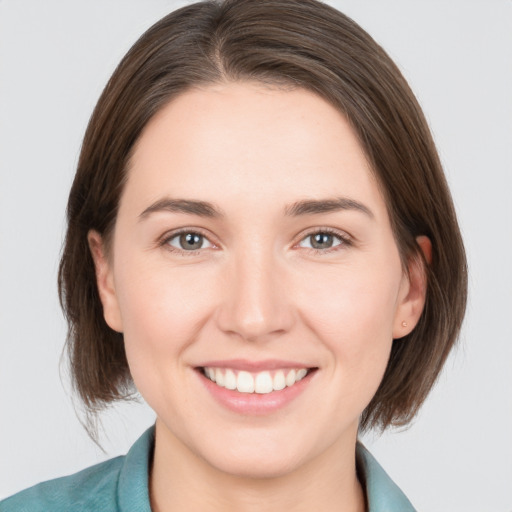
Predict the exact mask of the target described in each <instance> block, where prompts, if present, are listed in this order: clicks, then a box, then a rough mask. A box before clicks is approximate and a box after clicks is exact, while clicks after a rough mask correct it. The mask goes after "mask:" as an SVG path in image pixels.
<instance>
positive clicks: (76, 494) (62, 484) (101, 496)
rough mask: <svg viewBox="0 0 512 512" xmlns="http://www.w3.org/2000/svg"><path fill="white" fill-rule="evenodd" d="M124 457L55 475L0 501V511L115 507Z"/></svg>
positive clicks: (58, 511)
mask: <svg viewBox="0 0 512 512" xmlns="http://www.w3.org/2000/svg"><path fill="white" fill-rule="evenodd" d="M123 459H124V457H116V458H115V459H111V460H108V461H106V462H102V463H100V464H97V465H95V466H91V467H90V468H87V469H84V470H83V471H80V472H78V473H75V474H73V475H69V476H65V477H62V478H56V479H54V480H49V481H47V482H42V483H40V484H38V485H35V486H33V487H30V488H29V489H26V490H24V491H21V492H20V493H18V494H15V495H14V496H11V497H10V498H7V499H6V500H4V501H2V502H0V511H1V512H11V511H12V512H15V511H16V512H39V511H41V512H43V511H49V510H52V511H53V512H61V511H68V510H73V511H76V512H82V511H84V512H85V511H89V510H91V511H92V510H102V511H104V512H110V511H115V510H116V509H117V508H116V506H115V503H116V487H117V482H118V480H119V473H120V469H121V467H122V465H123Z"/></svg>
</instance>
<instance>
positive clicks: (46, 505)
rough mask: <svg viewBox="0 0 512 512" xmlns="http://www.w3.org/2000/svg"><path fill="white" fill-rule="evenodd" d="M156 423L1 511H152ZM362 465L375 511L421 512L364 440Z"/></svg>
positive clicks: (371, 509) (0, 507)
mask: <svg viewBox="0 0 512 512" xmlns="http://www.w3.org/2000/svg"><path fill="white" fill-rule="evenodd" d="M154 442H155V429H154V426H153V427H151V428H150V429H148V430H147V431H146V432H144V434H143V435H142V436H141V437H140V438H139V439H138V440H137V442H136V443H135V444H134V445H133V446H132V447H131V449H130V451H129V452H128V453H127V454H126V455H125V456H122V457H116V458H115V459H111V460H107V461H106V462H102V463H100V464H96V465H95V466H92V467H90V468H87V469H84V470H83V471H80V472H79V473H75V474H74V475H70V476H66V477H63V478H56V479H55V480H49V481H48V482H43V483H41V484H38V485H35V486H34V487H31V488H29V489H27V490H25V491H22V492H20V493H18V494H15V495H14V496H11V497H10V498H7V499H6V500H4V501H2V502H0V512H151V507H150V505H149V491H148V474H149V463H150V462H149V461H150V458H151V453H152V451H153V446H154ZM357 468H358V473H359V475H360V478H362V479H363V480H364V484H365V487H366V495H367V498H368V504H369V509H368V511H369V512H415V511H414V508H413V507H412V505H411V503H410V502H409V500H408V499H407V498H406V497H405V495H404V494H403V493H402V491H401V490H400V489H399V488H398V487H397V486H396V484H395V483H394V482H393V481H392V480H391V479H390V478H389V476H388V475H387V474H386V473H385V471H384V470H383V469H382V468H381V466H380V465H379V463H378V462H377V461H376V460H375V459H374V458H373V456H372V455H371V454H370V452H368V450H367V449H366V448H365V447H364V446H363V445H362V444H360V443H358V445H357Z"/></svg>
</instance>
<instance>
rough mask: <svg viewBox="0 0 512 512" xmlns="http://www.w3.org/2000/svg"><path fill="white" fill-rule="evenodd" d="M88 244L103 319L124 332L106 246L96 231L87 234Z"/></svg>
mask: <svg viewBox="0 0 512 512" xmlns="http://www.w3.org/2000/svg"><path fill="white" fill-rule="evenodd" d="M87 242H88V243H89V250H90V251H91V255H92V259H93V261H94V267H95V271H96V285H97V286H98V293H99V296H100V300H101V304H102V305H103V317H104V318H105V322H106V323H107V325H108V326H109V327H110V328H111V329H113V330H114V331H117V332H123V324H122V320H121V312H120V309H119V303H118V300H117V295H116V290H115V285H114V276H113V271H112V267H111V263H110V261H109V259H108V256H107V254H106V251H105V244H104V242H103V239H102V237H101V235H100V234H99V233H98V232H97V231H94V230H91V231H89V233H88V234H87Z"/></svg>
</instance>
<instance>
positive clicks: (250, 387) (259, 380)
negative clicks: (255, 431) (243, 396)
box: [204, 367, 308, 394]
mask: <svg viewBox="0 0 512 512" xmlns="http://www.w3.org/2000/svg"><path fill="white" fill-rule="evenodd" d="M307 373H308V370H307V369H306V368H300V369H297V370H295V369H293V370H288V371H286V370H277V371H276V372H275V374H274V376H273V377H272V375H271V373H270V372H269V371H264V372H259V373H256V374H252V373H249V372H246V371H239V372H238V373H236V372H235V371H234V370H231V369H224V368H222V369H221V368H209V367H207V368H204V374H205V375H206V377H208V378H209V379H210V380H211V381H212V382H216V383H217V385H218V386H220V387H223V388H226V389H232V390H234V389H236V390H237V391H238V392H240V393H259V394H267V393H271V392H272V391H280V390H281V389H284V388H285V387H287V386H288V387H290V386H293V385H294V384H295V383H296V382H299V381H300V380H302V379H303V378H304V377H305V376H306V375H307Z"/></svg>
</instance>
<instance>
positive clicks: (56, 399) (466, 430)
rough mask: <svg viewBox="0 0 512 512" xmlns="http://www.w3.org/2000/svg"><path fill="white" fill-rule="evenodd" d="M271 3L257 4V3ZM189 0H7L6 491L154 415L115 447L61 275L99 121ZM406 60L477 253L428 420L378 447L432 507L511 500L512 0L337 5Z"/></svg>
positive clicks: (436, 511) (128, 409)
mask: <svg viewBox="0 0 512 512" xmlns="http://www.w3.org/2000/svg"><path fill="white" fill-rule="evenodd" d="M256 1H257V0H256ZM186 3H189V2H183V1H180V2H177V1H172V0H103V1H99V0H96V1H91V0H73V1H70V0H45V1H44V2H41V1H40V0H0V247H1V249H0V415H1V416H0V498H1V497H6V496H8V495H10V494H12V493H14V492H15V491H18V490H20V489H22V488H25V487H27V486H29V485H32V484H34V483H37V482H39V481H41V480H46V479H49V478H53V477H56V476H61V475H64V474H68V473H71V472H75V471H77V470H79V469H81V468H84V467H86V466H88V465H90V464H93V463H95V462H99V461H101V460H103V459H105V458H108V457H112V456H114V455H118V454H121V453H125V452H126V450H127V449H128V447H129V446H130V445H131V443H132V442H133V441H134V440H135V439H136V438H137V437H138V436H139V435H140V433H141V432H142V431H143V430H144V429H145V428H146V427H147V426H149V425H150V424H151V423H152V422H153V420H154V416H153V413H152V412H151V411H150V410H149V409H148V408H147V407H146V406H145V405H143V404H139V405H137V404H133V405H121V406H118V407H115V408H113V409H111V410H109V411H108V412H107V413H106V414H105V415H104V418H105V420H104V425H105V434H104V435H102V437H101V440H102V444H103V446H104V448H105V450H106V452H107V453H106V454H104V453H102V452H101V451H100V450H99V449H98V448H97V447H96V446H95V445H94V444H93V443H92V442H91V441H90V440H89V439H88V437H87V435H86V434H85V432H84V430H83V428H82V426H81V425H80V422H79V420H78V419H77V415H76V414H75V406H78V404H75V403H74V402H73V400H72V397H71V393H70V385H69V379H68V374H67V371H66V367H65V365H59V358H60V356H61V351H62V347H63V343H64V338H65V330H66V327H65V324H64V321H63V318H62V314H61V312H60V309H59V305H58V300H57V292H56V272H57V266H58V259H59V252H60V247H61V241H62V237H63V229H64V210H65V204H66V200H67V194H68V190H69V186H70V184H71V180H72V177H73V173H74V169H75V166H76V162H77V157H78V153H79V148H80V143H81V138H82V136H83V133H84V130H85V127H86V123H87V121H88V118H89V116H90V114H91V112H92V109H93V107H94V105H95V102H96V100H97V98H98V96H99V94H100V93H101V90H102V88H103V86H104V85H105V83H106V81H107V79H108V78H109V76H110V74H111V73H112V71H113V69H114V67H115V66H116V65H117V63H118V61H119V60H120V58H121V57H122V56H123V55H124V53H125V52H126V51H127V50H128V48H129V47H130V46H131V44H133V42H135V40H136V39H137V38H138V36H139V35H140V34H141V33H142V32H143V31H144V30H145V29H146V28H148V27H149V26H150V25H151V24H153V23H154V22H155V21H157V20H158V19H159V18H161V17H162V16H163V15H165V14H167V13H168V12H170V11H171V10H174V9H175V8H176V7H178V6H181V5H185V4H186ZM328 3H330V4H332V5H334V6H335V7H337V8H339V9H340V10H341V11H343V12H345V13H346V14H348V15H349V16H351V17H353V18H354V19H355V20H356V21H357V22H358V23H360V24H361V25H362V26H363V28H365V29H366V30H368V32H369V33H370V34H371V35H372V36H373V37H374V38H375V39H376V40H377V41H378V42H379V43H381V44H382V45H383V46H384V48H385V49H386V50H387V51H388V52H389V53H390V55H391V56H392V57H393V58H394V59H395V60H396V62H397V63H398V64H399V66H400V68H401V69H402V71H403V73H404V74H405V76H406V78H407V79H408V80H409V82H410V84H411V86H412V88H413V90H414V91H415V92H416V94H417V96H418V98H419V100H420V103H421V105H422V106H423V108H424V111H425V113H426V115H427V118H428V120H429V122H430V125H431V128H432V131H433V133H434V137H435V140H436V142H437V144H438V148H439V151H440V154H441V158H442V161H443V163H444V165H445V170H446V174H447V177H448V180H449V183H450V185H451V188H452V192H453V197H454V201H455V204H456V208H457V211H458V214H459V218H460V223H461V227H462V231H463V235H464V237H465V242H466V248H467V252H468V259H469V264H470V302H469V308H468V313H467V317H466V322H465V326H464V330H463V335H462V338H461V343H460V346H459V348H458V350H457V351H456V352H455V353H453V355H452V357H451V358H450V359H449V361H448V363H447V365H446V369H445V371H444V373H443V374H442V376H441V378H440V380H439V383H438V385H437V386H436V388H435V389H434V391H433V392H432V394H431V396H430V397H429V399H428V401H427V403H426V404H425V406H424V407H423V409H422V411H421V413H420V415H419V417H418V418H417V420H416V421H415V422H414V424H413V425H412V427H411V428H409V429H408V430H407V431H404V432H388V433H385V434H384V435H382V436H380V437H379V436H376V435H372V436H368V437H366V438H365V442H366V444H367V445H368V447H369V448H370V449H371V450H372V452H373V453H374V455H375V456H376V457H377V458H378V459H379V460H380V462H381V463H382V465H383V466H384V467H385V468H386V470H387V471H388V472H389V473H390V475H391V476H392V477H393V478H394V479H395V480H396V481H397V483H398V484H399V485H400V486H401V487H402V488H403V490H404V491H405V492H406V494H407V495H408V496H409V497H410V499H411V501H412V502H413V503H414V504H415V506H416V507H417V508H418V509H419V510H420V511H424V512H459V511H460V512H511V511H512V328H511V323H510V318H511V315H512V227H511V224H512V200H511V197H510V190H511V187H512V177H511V171H512V140H511V136H512V2H511V1H509V0H449V1H446V0H445V1H441V0H438V1H432V0H429V1H427V0H422V1H420V0H338V1H335V0H332V1H330V2H328Z"/></svg>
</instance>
